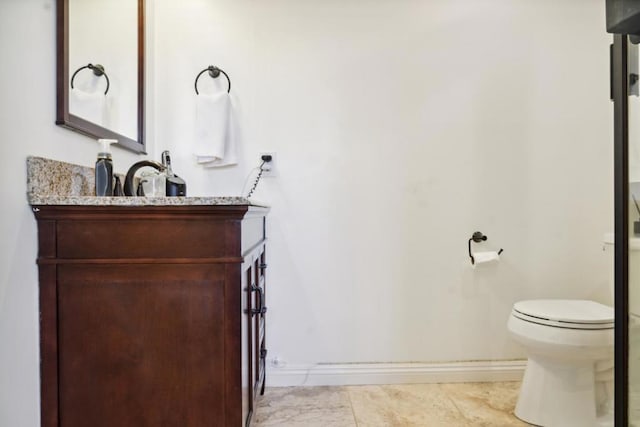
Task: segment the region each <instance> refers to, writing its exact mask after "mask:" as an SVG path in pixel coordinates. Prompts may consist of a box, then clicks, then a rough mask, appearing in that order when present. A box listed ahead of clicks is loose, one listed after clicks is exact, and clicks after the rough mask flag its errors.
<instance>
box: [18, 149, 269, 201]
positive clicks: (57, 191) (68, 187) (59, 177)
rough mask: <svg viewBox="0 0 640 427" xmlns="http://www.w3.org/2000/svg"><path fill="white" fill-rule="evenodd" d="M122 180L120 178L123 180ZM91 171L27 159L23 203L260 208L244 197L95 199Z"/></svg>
mask: <svg viewBox="0 0 640 427" xmlns="http://www.w3.org/2000/svg"><path fill="white" fill-rule="evenodd" d="M123 181H124V179H123ZM94 188H95V181H94V170H93V168H91V167H87V166H79V165H74V164H71V163H65V162H60V161H57V160H51V159H45V158H42V157H33V156H29V157H27V200H28V202H29V204H30V205H32V206H42V205H78V206H90V205H95V206H189V205H194V206H203V205H250V206H262V207H266V206H264V205H263V204H262V203H256V202H252V201H250V200H249V199H247V198H246V197H233V196H225V197H96V196H95V190H94Z"/></svg>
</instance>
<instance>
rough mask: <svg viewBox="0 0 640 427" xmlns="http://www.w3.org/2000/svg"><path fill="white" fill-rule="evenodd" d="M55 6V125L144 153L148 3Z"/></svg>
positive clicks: (95, 1) (93, 1)
mask: <svg viewBox="0 0 640 427" xmlns="http://www.w3.org/2000/svg"><path fill="white" fill-rule="evenodd" d="M56 7H57V105H56V109H57V115H56V124H58V125H61V126H64V127H66V128H68V129H71V130H74V131H76V132H80V133H82V134H84V135H88V136H90V137H93V138H96V139H97V138H111V139H117V140H118V145H119V146H121V147H123V148H126V149H128V150H131V151H134V152H136V153H145V139H144V136H145V132H144V58H145V56H144V0H58V1H57V6H56Z"/></svg>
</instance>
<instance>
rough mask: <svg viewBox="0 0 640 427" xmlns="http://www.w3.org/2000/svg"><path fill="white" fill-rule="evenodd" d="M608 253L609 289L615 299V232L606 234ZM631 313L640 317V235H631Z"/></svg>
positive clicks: (606, 249) (605, 245)
mask: <svg viewBox="0 0 640 427" xmlns="http://www.w3.org/2000/svg"><path fill="white" fill-rule="evenodd" d="M604 251H605V253H606V255H607V270H608V277H609V280H608V282H609V291H610V295H611V301H613V295H614V289H615V250H614V236H613V233H607V234H605V235H604ZM629 313H630V314H632V315H633V316H635V317H637V318H640V237H629Z"/></svg>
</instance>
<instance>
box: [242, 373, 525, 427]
mask: <svg viewBox="0 0 640 427" xmlns="http://www.w3.org/2000/svg"><path fill="white" fill-rule="evenodd" d="M519 388H520V383H519V382H503V383H467V384H402V385H372V386H346V387H284V388H269V389H267V391H266V393H265V395H264V396H263V397H262V398H261V399H260V401H259V403H258V407H257V408H256V412H255V414H254V416H253V422H252V424H251V425H252V426H253V427H267V426H278V427H405V426H406V427H412V426H416V427H417V426H424V427H430V426H433V427H440V426H442V427H458V426H460V427H467V426H469V427H470V426H473V427H479V426H495V427H507V426H528V425H529V424H527V423H524V422H522V421H520V420H518V419H517V418H516V417H515V415H513V409H514V408H515V405H516V400H517V398H518V391H519Z"/></svg>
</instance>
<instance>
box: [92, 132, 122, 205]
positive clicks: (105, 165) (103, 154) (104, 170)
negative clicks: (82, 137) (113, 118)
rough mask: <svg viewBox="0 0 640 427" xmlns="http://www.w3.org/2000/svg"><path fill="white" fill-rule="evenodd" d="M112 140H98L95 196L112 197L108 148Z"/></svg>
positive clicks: (111, 165)
mask: <svg viewBox="0 0 640 427" xmlns="http://www.w3.org/2000/svg"><path fill="white" fill-rule="evenodd" d="M115 142H117V141H116V140H114V139H99V140H98V143H100V145H101V147H100V152H99V153H98V160H96V196H113V162H112V161H111V152H110V150H109V146H110V145H111V144H113V143H115Z"/></svg>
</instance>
